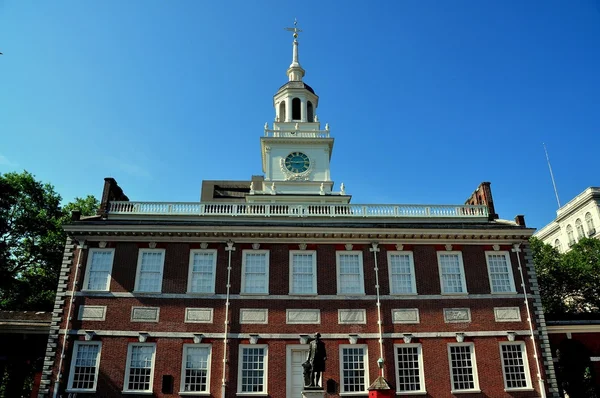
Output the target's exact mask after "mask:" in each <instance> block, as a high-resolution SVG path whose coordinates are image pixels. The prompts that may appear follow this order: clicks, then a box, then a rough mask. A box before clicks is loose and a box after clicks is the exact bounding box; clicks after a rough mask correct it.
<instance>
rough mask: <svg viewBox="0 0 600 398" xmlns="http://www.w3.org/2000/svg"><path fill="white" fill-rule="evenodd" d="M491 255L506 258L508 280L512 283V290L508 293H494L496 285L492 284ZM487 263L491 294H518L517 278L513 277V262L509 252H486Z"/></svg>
mask: <svg viewBox="0 0 600 398" xmlns="http://www.w3.org/2000/svg"><path fill="white" fill-rule="evenodd" d="M491 255H503V256H505V258H506V266H507V268H508V279H509V281H510V286H509V288H510V290H509V291H507V292H496V291H494V285H493V283H492V270H491V267H490V257H489V256H491ZM485 262H486V264H487V272H488V280H489V282H490V292H492V294H510V293H517V289H516V287H515V277H514V275H513V270H512V262H511V260H510V253H509V252H508V251H486V252H485Z"/></svg>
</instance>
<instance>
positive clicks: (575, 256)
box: [530, 237, 600, 315]
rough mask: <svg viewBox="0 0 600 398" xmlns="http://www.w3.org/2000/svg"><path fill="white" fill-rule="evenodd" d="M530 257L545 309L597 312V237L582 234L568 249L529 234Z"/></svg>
mask: <svg viewBox="0 0 600 398" xmlns="http://www.w3.org/2000/svg"><path fill="white" fill-rule="evenodd" d="M530 244H531V249H532V252H533V261H534V264H535V270H536V273H537V277H538V283H539V286H540V294H541V296H542V304H543V306H544V312H545V313H546V314H549V315H564V314H581V313H592V312H593V313H598V312H600V240H597V239H588V238H582V239H581V240H579V242H578V243H577V244H575V245H574V246H573V247H571V250H570V251H569V252H567V253H564V254H561V253H559V252H558V251H557V250H556V249H555V248H554V247H552V246H550V245H548V244H545V243H543V242H542V241H541V240H539V239H537V238H535V237H532V238H531V239H530Z"/></svg>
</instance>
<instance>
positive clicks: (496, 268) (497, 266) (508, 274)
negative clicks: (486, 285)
mask: <svg viewBox="0 0 600 398" xmlns="http://www.w3.org/2000/svg"><path fill="white" fill-rule="evenodd" d="M485 257H486V259H487V266H488V275H489V277H490V286H491V288H492V293H515V292H516V290H515V281H514V279H513V273H512V266H511V264H510V255H509V253H508V252H496V251H494V252H485Z"/></svg>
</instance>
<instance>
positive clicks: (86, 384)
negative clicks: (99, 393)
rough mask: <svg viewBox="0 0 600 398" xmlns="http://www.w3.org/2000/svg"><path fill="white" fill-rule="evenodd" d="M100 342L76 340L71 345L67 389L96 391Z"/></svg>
mask: <svg viewBox="0 0 600 398" xmlns="http://www.w3.org/2000/svg"><path fill="white" fill-rule="evenodd" d="M101 348H102V343H100V342H92V343H88V342H80V341H76V342H75V345H74V346H73V357H72V359H71V372H70V375H69V383H68V386H69V390H77V391H96V386H97V383H98V368H99V365H100V351H101Z"/></svg>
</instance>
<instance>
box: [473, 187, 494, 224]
mask: <svg viewBox="0 0 600 398" xmlns="http://www.w3.org/2000/svg"><path fill="white" fill-rule="evenodd" d="M490 185H491V183H489V182H482V183H481V184H479V186H478V187H477V189H476V190H475V191H473V193H472V194H471V196H470V197H469V199H467V201H466V202H465V204H466V205H485V206H487V207H488V213H489V219H490V221H491V220H497V219H498V214H496V209H495V208H494V199H493V198H492V188H490Z"/></svg>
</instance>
